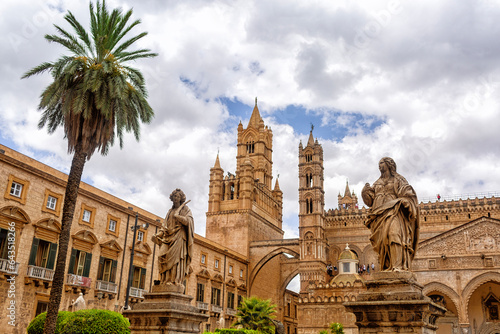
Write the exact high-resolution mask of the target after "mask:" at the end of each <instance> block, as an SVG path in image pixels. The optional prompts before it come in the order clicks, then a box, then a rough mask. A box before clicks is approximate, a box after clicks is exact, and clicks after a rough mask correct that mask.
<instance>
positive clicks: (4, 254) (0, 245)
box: [0, 228, 9, 259]
mask: <svg viewBox="0 0 500 334" xmlns="http://www.w3.org/2000/svg"><path fill="white" fill-rule="evenodd" d="M8 232H9V231H7V230H6V229H3V228H0V258H2V259H8V254H9V253H8V242H7V234H8Z"/></svg>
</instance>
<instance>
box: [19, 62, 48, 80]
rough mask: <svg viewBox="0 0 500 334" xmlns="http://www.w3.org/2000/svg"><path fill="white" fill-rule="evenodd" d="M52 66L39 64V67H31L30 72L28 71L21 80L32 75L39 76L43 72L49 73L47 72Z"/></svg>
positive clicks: (46, 63)
mask: <svg viewBox="0 0 500 334" xmlns="http://www.w3.org/2000/svg"><path fill="white" fill-rule="evenodd" d="M53 66H54V65H53V64H52V63H48V62H45V63H41V64H40V65H38V66H36V67H33V68H32V69H31V70H29V71H28V72H26V73H24V74H23V76H22V77H21V79H24V78H29V77H31V76H32V75H35V74H41V73H43V72H45V71H49V70H51V69H52V67H53Z"/></svg>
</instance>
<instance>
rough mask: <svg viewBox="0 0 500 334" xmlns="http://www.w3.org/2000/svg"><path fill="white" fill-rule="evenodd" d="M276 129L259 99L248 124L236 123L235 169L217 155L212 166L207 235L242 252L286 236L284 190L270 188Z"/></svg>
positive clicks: (277, 184) (276, 185)
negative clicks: (263, 114) (224, 165)
mask: <svg viewBox="0 0 500 334" xmlns="http://www.w3.org/2000/svg"><path fill="white" fill-rule="evenodd" d="M272 153H273V132H272V131H271V129H270V128H269V127H268V126H266V125H264V121H263V120H262V118H261V117H260V112H259V108H258V107H257V99H255V106H254V108H253V111H252V116H251V117H250V120H249V122H248V126H247V128H246V129H245V128H243V124H241V122H240V124H239V125H238V143H237V154H236V172H235V173H234V174H233V173H230V172H227V175H226V176H224V170H223V169H222V167H221V163H220V160H219V155H218V154H217V158H216V159H215V164H214V166H213V167H212V168H211V169H210V189H209V193H208V198H209V199H208V211H207V224H206V237H207V238H208V239H210V240H217V242H218V243H219V244H221V245H224V246H226V247H228V248H230V249H233V250H235V251H237V252H239V253H240V254H243V255H246V256H248V255H249V247H250V243H251V242H253V241H259V240H271V239H283V234H284V232H283V230H282V229H281V228H282V219H283V214H282V212H283V192H282V191H281V189H280V187H279V183H278V180H276V182H275V186H274V189H273V188H272V180H273V175H272V166H273V159H272Z"/></svg>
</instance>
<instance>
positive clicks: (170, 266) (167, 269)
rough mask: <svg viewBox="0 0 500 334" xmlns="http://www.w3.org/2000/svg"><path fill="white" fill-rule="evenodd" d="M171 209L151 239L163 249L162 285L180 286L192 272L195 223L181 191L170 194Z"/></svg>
mask: <svg viewBox="0 0 500 334" xmlns="http://www.w3.org/2000/svg"><path fill="white" fill-rule="evenodd" d="M170 200H171V201H172V208H171V209H170V210H169V211H168V213H167V216H166V217H165V220H164V222H163V226H162V227H161V228H160V231H159V232H158V233H156V234H155V235H153V237H152V238H151V240H152V241H153V242H154V243H156V244H157V245H159V246H160V249H159V256H158V263H159V271H160V283H163V284H175V285H178V286H181V285H182V283H183V281H184V279H185V277H186V275H188V274H189V273H190V271H191V266H190V264H191V259H192V257H193V243H194V220H193V215H192V213H191V210H189V208H188V207H187V206H186V204H187V203H189V201H187V202H186V195H185V194H184V192H183V191H182V190H180V189H175V190H174V191H173V192H172V194H170Z"/></svg>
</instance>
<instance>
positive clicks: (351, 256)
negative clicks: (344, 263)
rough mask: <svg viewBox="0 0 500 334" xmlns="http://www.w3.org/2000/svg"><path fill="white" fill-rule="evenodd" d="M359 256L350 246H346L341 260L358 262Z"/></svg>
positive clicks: (340, 257)
mask: <svg viewBox="0 0 500 334" xmlns="http://www.w3.org/2000/svg"><path fill="white" fill-rule="evenodd" d="M357 259H358V256H357V255H356V253H354V252H353V251H352V250H351V249H350V248H349V244H348V245H346V246H345V249H344V251H342V253H340V256H339V260H357Z"/></svg>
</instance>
